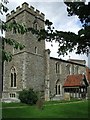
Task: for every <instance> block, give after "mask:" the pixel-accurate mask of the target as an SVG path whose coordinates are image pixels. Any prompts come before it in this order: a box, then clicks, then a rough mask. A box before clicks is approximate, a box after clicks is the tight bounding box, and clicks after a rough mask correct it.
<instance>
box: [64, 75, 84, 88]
mask: <svg viewBox="0 0 90 120" xmlns="http://www.w3.org/2000/svg"><path fill="white" fill-rule="evenodd" d="M83 78H84V75H82V74H78V75H68V76H67V78H66V79H65V82H64V85H63V87H75V86H82V85H83Z"/></svg>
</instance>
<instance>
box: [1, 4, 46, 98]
mask: <svg viewBox="0 0 90 120" xmlns="http://www.w3.org/2000/svg"><path fill="white" fill-rule="evenodd" d="M13 19H14V20H15V21H16V22H17V23H20V24H24V25H25V26H26V27H33V28H34V29H38V30H39V29H41V28H44V14H43V13H40V11H38V10H36V11H35V10H34V7H32V6H31V7H29V5H28V4H27V3H23V4H22V7H20V6H18V7H17V8H16V11H14V10H13V11H11V15H10V14H8V15H7V18H6V21H7V23H10V22H12V21H13ZM6 38H13V39H15V40H16V41H18V42H20V43H22V44H24V45H25V48H24V49H23V50H21V51H20V50H15V49H13V48H12V47H11V46H6V47H5V49H6V50H9V51H11V52H12V54H13V59H12V61H11V62H8V63H7V62H5V65H4V68H5V69H4V80H3V85H4V86H3V98H16V97H18V94H17V93H18V92H19V91H21V90H22V89H27V88H33V89H34V90H35V91H39V92H44V83H45V41H44V40H41V41H38V39H37V37H36V35H33V34H32V33H30V32H28V33H25V34H24V35H20V34H18V33H17V34H13V32H11V31H10V32H6Z"/></svg>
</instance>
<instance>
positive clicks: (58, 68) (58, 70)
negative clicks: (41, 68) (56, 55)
mask: <svg viewBox="0 0 90 120" xmlns="http://www.w3.org/2000/svg"><path fill="white" fill-rule="evenodd" d="M59 72H60V66H59V63H56V73H59Z"/></svg>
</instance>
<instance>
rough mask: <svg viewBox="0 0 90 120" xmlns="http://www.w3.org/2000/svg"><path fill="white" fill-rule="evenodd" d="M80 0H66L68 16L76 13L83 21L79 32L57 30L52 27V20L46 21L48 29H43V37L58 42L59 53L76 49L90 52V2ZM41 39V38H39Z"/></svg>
mask: <svg viewBox="0 0 90 120" xmlns="http://www.w3.org/2000/svg"><path fill="white" fill-rule="evenodd" d="M77 1H78V0H73V2H72V0H71V1H70V2H68V0H65V2H64V3H65V4H66V6H67V12H68V16H69V17H70V16H73V15H76V16H78V18H79V20H80V21H81V23H82V28H81V29H80V30H79V31H78V34H75V33H73V32H64V31H59V30H55V29H54V27H52V22H50V21H49V20H46V21H45V24H46V26H47V30H45V31H44V30H42V31H41V34H43V35H41V38H44V39H46V41H48V42H52V41H55V42H58V43H59V46H58V54H59V55H65V54H66V55H67V54H68V52H72V51H76V54H86V55H88V54H89V52H90V2H88V4H85V1H83V2H77ZM39 39H40V38H39Z"/></svg>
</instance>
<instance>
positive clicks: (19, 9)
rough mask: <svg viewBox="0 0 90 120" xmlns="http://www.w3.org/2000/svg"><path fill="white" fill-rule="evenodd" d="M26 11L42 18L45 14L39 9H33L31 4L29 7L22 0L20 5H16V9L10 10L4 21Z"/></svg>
mask: <svg viewBox="0 0 90 120" xmlns="http://www.w3.org/2000/svg"><path fill="white" fill-rule="evenodd" d="M24 11H27V12H28V13H30V14H32V15H33V16H37V17H38V18H39V19H41V20H44V17H45V15H44V14H43V13H42V12H40V11H39V10H37V9H35V8H34V7H33V6H30V7H29V4H28V3H26V2H24V3H23V4H22V6H21V7H20V6H18V7H17V8H16V10H12V11H11V13H10V14H9V13H8V14H7V15H6V21H9V20H11V19H13V18H14V17H16V16H17V15H19V14H20V13H22V12H24Z"/></svg>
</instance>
